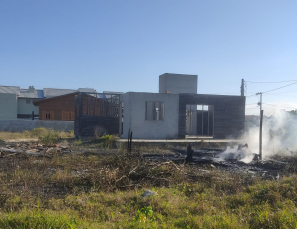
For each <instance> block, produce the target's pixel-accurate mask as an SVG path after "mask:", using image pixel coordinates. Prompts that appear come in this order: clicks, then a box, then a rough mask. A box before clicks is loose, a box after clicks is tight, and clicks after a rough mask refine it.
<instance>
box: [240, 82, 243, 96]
mask: <svg viewBox="0 0 297 229" xmlns="http://www.w3.org/2000/svg"><path fill="white" fill-rule="evenodd" d="M240 92H241V96H244V79H241V87H240Z"/></svg>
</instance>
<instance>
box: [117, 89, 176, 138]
mask: <svg viewBox="0 0 297 229" xmlns="http://www.w3.org/2000/svg"><path fill="white" fill-rule="evenodd" d="M121 100H122V101H123V102H124V124H123V138H127V137H128V131H129V128H130V130H131V131H132V132H133V138H134V139H175V138H177V137H178V107H179V105H178V103H179V96H178V95H175V94H159V93H142V92H128V93H125V94H124V95H122V96H121ZM146 101H156V102H158V101H160V102H164V120H160V121H156V120H145V110H146Z"/></svg>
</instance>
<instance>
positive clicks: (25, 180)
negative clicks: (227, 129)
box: [0, 143, 297, 229]
mask: <svg viewBox="0 0 297 229" xmlns="http://www.w3.org/2000/svg"><path fill="white" fill-rule="evenodd" d="M80 144H83V143H80ZM142 149H143V148H142ZM294 160H295V158H294V157H292V161H294ZM0 166H1V167H0V228H90V229H91V228H103V229H104V228H185V229H187V228H228V229H229V228H296V227H297V210H296V207H297V175H296V174H289V173H288V175H287V176H286V177H282V178H280V179H279V180H265V179H263V178H261V177H252V176H250V175H248V174H245V173H242V174H241V173H231V172H228V171H223V170H219V169H216V168H213V167H210V166H190V165H187V164H174V163H172V162H162V163H156V162H151V161H145V160H143V158H142V157H141V154H140V153H139V152H138V153H135V152H132V155H126V154H125V153H117V154H114V155H108V154H107V155H106V154H104V155H102V154H98V155H96V154H89V153H81V154H66V155H53V157H52V158H51V159H48V158H38V159H36V158H33V157H29V156H28V157H24V156H22V157H13V158H9V159H8V158H0ZM147 189H150V190H153V191H154V192H156V193H157V195H154V196H151V197H146V198H143V197H141V194H143V192H144V191H145V190H147Z"/></svg>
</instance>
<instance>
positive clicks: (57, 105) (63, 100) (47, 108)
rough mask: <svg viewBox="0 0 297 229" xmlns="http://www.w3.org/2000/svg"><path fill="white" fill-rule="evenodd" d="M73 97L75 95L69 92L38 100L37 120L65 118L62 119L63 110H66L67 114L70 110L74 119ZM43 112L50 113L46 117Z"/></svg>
mask: <svg viewBox="0 0 297 229" xmlns="http://www.w3.org/2000/svg"><path fill="white" fill-rule="evenodd" d="M74 97H75V95H73V94H71V95H68V96H67V95H66V96H62V97H57V98H52V99H49V100H47V101H46V100H45V101H42V102H40V103H39V120H65V118H64V119H63V112H68V114H70V113H71V112H72V115H73V120H74V104H75V100H74ZM45 113H50V118H46V117H45V115H44V114H45ZM69 119H70V118H69ZM69 119H68V120H69Z"/></svg>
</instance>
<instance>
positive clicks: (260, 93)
mask: <svg viewBox="0 0 297 229" xmlns="http://www.w3.org/2000/svg"><path fill="white" fill-rule="evenodd" d="M262 94H263V93H262V92H259V93H257V94H256V95H260V102H258V105H260V131H259V159H260V160H262V123H263V110H262Z"/></svg>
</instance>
